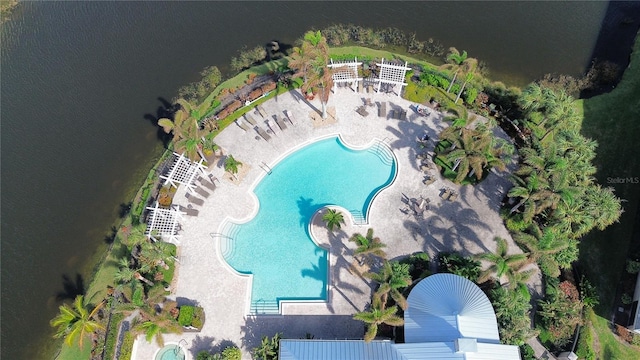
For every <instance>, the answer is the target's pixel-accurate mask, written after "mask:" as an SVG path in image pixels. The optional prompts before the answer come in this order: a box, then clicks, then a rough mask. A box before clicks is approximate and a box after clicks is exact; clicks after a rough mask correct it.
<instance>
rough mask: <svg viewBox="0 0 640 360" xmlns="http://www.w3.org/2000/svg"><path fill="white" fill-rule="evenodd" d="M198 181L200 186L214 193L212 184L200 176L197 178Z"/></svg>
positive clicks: (214, 188)
mask: <svg viewBox="0 0 640 360" xmlns="http://www.w3.org/2000/svg"><path fill="white" fill-rule="evenodd" d="M198 181H199V182H200V184H201V185H202V186H204V187H206V188H207V189H209V190H211V191H215V190H216V185H215V184H214V183H213V182H211V181H209V180H207V179H205V178H203V177H202V176H200V177H198Z"/></svg>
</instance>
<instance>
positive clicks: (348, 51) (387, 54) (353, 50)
mask: <svg viewBox="0 0 640 360" xmlns="http://www.w3.org/2000/svg"><path fill="white" fill-rule="evenodd" d="M394 50H395V49H392V50H391V51H389V50H376V49H370V48H366V47H362V46H342V47H332V48H329V55H333V56H337V55H355V56H362V57H367V58H379V59H382V58H384V59H386V60H393V59H400V60H402V61H407V62H409V63H411V64H420V65H422V66H425V67H427V68H431V69H435V68H436V66H435V65H433V64H432V63H429V62H427V61H425V60H420V59H417V58H414V57H411V56H407V55H401V54H399V52H396V51H394ZM438 60H439V59H434V61H438ZM440 61H441V60H440Z"/></svg>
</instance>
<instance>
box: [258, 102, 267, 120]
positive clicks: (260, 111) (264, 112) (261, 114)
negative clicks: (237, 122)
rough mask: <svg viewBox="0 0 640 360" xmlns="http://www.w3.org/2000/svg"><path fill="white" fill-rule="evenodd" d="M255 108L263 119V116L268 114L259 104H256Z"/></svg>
mask: <svg viewBox="0 0 640 360" xmlns="http://www.w3.org/2000/svg"><path fill="white" fill-rule="evenodd" d="M256 110H258V113H259V114H260V116H262V118H263V119H264V118H266V117H267V116H268V115H267V112H266V111H264V109H263V108H262V106H260V105H258V106H256Z"/></svg>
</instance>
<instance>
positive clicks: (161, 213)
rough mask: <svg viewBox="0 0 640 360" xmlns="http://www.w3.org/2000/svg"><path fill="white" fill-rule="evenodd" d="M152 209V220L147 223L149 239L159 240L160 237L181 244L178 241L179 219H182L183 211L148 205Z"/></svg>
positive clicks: (148, 208)
mask: <svg viewBox="0 0 640 360" xmlns="http://www.w3.org/2000/svg"><path fill="white" fill-rule="evenodd" d="M147 210H150V211H151V214H150V215H149V216H150V218H151V220H150V221H149V222H148V224H147V232H146V233H145V235H146V236H147V238H148V239H149V240H153V241H159V240H160V239H162V240H164V241H167V242H171V243H175V244H179V243H180V242H179V241H178V226H179V225H180V224H178V220H182V215H184V213H183V212H181V211H179V210H173V209H163V208H160V207H158V202H157V201H156V206H155V207H147Z"/></svg>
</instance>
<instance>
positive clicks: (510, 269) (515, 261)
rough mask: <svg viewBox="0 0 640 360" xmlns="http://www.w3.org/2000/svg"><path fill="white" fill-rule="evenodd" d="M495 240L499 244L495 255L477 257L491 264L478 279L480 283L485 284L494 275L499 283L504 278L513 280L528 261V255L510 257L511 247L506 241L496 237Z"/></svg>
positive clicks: (488, 253) (490, 253)
mask: <svg viewBox="0 0 640 360" xmlns="http://www.w3.org/2000/svg"><path fill="white" fill-rule="evenodd" d="M493 240H494V241H495V242H496V243H497V248H496V252H495V253H492V252H487V253H484V254H479V255H476V259H478V260H485V261H488V262H489V263H490V264H491V265H490V266H489V268H487V269H486V270H484V271H483V272H482V273H481V274H480V277H479V278H478V282H479V283H482V282H485V281H486V280H488V279H489V277H490V276H491V275H493V274H495V275H496V277H497V278H498V281H500V279H501V278H502V277H503V276H507V278H510V279H511V278H512V277H513V276H514V274H513V273H514V272H516V269H517V268H518V266H519V265H522V264H523V263H524V262H525V261H526V260H527V254H513V255H509V254H508V252H509V245H508V244H507V241H506V240H505V239H503V238H501V237H498V236H496V237H495V238H494V239H493Z"/></svg>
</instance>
